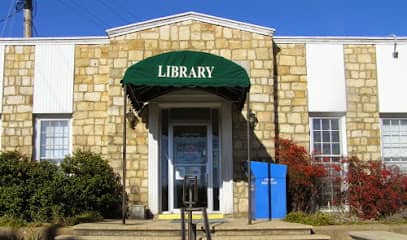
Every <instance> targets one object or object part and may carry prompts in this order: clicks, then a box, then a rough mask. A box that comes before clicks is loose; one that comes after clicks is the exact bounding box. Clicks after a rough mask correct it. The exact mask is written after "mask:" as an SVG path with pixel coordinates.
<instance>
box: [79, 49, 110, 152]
mask: <svg viewBox="0 0 407 240" xmlns="http://www.w3.org/2000/svg"><path fill="white" fill-rule="evenodd" d="M108 57H109V48H108V46H105V45H77V46H76V47H75V73H74V74H75V76H74V88H73V89H74V94H73V96H74V99H73V100H74V103H73V116H72V132H73V134H72V145H73V150H76V149H86V150H91V151H93V152H97V153H101V154H102V155H103V157H105V158H106V159H108V155H107V146H108V134H107V126H108V105H109V97H108V91H109V65H108V63H109V62H108Z"/></svg>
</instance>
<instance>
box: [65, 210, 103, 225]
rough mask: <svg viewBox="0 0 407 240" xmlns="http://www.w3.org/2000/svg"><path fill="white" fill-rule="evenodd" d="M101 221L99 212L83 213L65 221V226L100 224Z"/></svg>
mask: <svg viewBox="0 0 407 240" xmlns="http://www.w3.org/2000/svg"><path fill="white" fill-rule="evenodd" d="M102 220H103V217H102V215H100V213H99V212H93V211H89V212H84V213H81V214H78V215H76V216H73V217H69V218H67V219H65V222H64V223H65V225H75V224H79V223H90V222H100V221H102Z"/></svg>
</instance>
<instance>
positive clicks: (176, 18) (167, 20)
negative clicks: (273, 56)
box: [106, 12, 275, 37]
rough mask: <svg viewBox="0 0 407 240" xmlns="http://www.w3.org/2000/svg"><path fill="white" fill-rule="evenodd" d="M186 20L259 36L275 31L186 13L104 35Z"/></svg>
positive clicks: (145, 22) (120, 33)
mask: <svg viewBox="0 0 407 240" xmlns="http://www.w3.org/2000/svg"><path fill="white" fill-rule="evenodd" d="M188 20H196V21H201V22H205V23H210V24H215V25H220V26H224V27H230V28H234V29H239V30H244V31H248V32H253V33H257V34H261V35H267V36H273V34H274V32H275V30H274V29H273V28H268V27H262V26H259V25H254V24H249V23H244V22H239V21H234V20H230V19H226V18H220V17H215V16H211V15H206V14H202V13H196V12H186V13H181V14H176V15H171V16H167V17H162V18H156V19H152V20H148V21H144V22H139V23H135V24H129V25H125V26H121V27H116V28H110V29H107V30H106V33H107V34H108V36H109V37H117V36H121V35H124V34H129V33H133V32H138V31H142V30H145V29H150V28H154V27H159V26H163V25H168V24H173V23H178V22H183V21H188Z"/></svg>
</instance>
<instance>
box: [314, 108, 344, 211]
mask: <svg viewBox="0 0 407 240" xmlns="http://www.w3.org/2000/svg"><path fill="white" fill-rule="evenodd" d="M310 115H311V117H310V118H309V128H310V131H309V132H310V153H311V154H312V156H313V157H314V156H321V157H329V158H330V161H329V162H321V164H322V165H323V166H324V167H325V168H326V167H327V168H326V169H329V170H328V171H329V174H328V178H327V179H326V180H328V181H329V182H328V185H327V186H326V187H327V188H326V189H325V190H323V189H322V190H321V192H320V194H324V195H325V196H327V194H329V193H333V188H334V187H333V182H332V177H333V174H332V172H331V171H332V167H330V165H331V164H335V165H336V164H337V165H340V166H341V167H342V171H341V172H340V176H341V178H343V176H345V175H346V172H347V169H348V166H347V164H346V163H343V162H342V161H341V160H339V161H338V162H333V161H332V160H331V157H338V158H340V159H341V158H346V156H347V141H346V139H347V138H346V117H345V116H344V114H341V113H319V114H315V115H312V114H310ZM314 119H337V120H338V127H339V155H318V154H314V153H313V151H314V133H313V130H314V128H313V120H314ZM321 128H322V126H321ZM317 163H318V162H317ZM329 179H331V180H329ZM329 188H331V190H329ZM344 188H346V185H344V184H343V182H342V181H341V189H342V190H343V189H344ZM326 191H327V192H326ZM330 191H332V192H330ZM333 198H334V196H333V195H331V199H330V200H328V204H327V206H320V207H321V211H324V212H333V211H337V209H334V208H332V205H331V204H332V202H331V201H333ZM325 200H327V199H325ZM342 207H344V210H345V211H347V210H346V209H348V208H347V206H346V205H345V206H342Z"/></svg>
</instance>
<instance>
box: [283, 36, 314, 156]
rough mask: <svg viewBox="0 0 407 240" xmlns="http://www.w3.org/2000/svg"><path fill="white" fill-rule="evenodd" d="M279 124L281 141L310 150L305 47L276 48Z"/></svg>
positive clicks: (297, 45) (301, 45) (289, 45)
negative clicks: (285, 140) (289, 141)
mask: <svg viewBox="0 0 407 240" xmlns="http://www.w3.org/2000/svg"><path fill="white" fill-rule="evenodd" d="M277 48H278V50H277V52H276V57H277V82H278V87H277V89H276V90H277V92H278V101H277V102H278V103H277V105H278V123H279V133H280V134H279V135H280V138H285V139H289V140H292V141H294V142H295V143H297V144H300V145H302V146H304V147H305V149H307V150H308V149H309V141H310V138H309V118H308V102H307V99H308V96H307V69H306V62H305V59H306V58H305V44H278V45H277Z"/></svg>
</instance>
